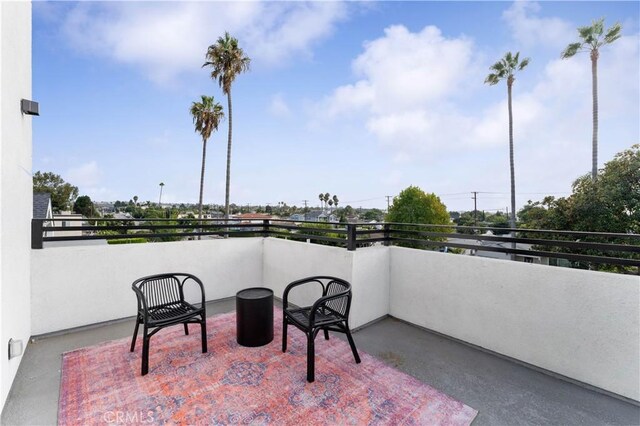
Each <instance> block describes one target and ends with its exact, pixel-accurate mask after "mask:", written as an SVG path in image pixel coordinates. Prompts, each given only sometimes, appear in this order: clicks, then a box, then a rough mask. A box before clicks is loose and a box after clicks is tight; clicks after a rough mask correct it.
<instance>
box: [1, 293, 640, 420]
mask: <svg viewBox="0 0 640 426" xmlns="http://www.w3.org/2000/svg"><path fill="white" fill-rule="evenodd" d="M276 303H277V302H276ZM277 304H278V303H277ZM234 307H235V304H234V301H233V299H231V298H227V299H224V300H219V301H215V302H210V303H209V304H208V306H207V309H208V314H209V315H216V314H219V313H223V312H231V311H233V310H234ZM133 324H134V323H133V320H131V319H127V320H124V321H118V322H114V323H110V324H106V325H100V326H98V327H89V328H83V329H80V330H76V331H73V332H70V333H65V334H59V335H54V336H49V337H43V338H38V339H36V340H35V342H33V343H32V344H30V346H29V349H28V351H27V352H26V354H25V355H24V360H23V362H22V364H21V366H20V369H19V371H18V375H17V377H16V381H15V383H14V385H13V389H12V391H11V393H10V394H9V399H8V401H7V404H6V406H5V409H4V411H3V413H2V419H1V423H2V424H11V425H33V424H55V423H56V420H57V409H58V392H59V388H60V361H61V354H62V353H64V352H66V351H70V350H73V349H76V348H80V347H84V346H89V345H94V344H97V343H100V342H103V341H107V340H112V339H120V338H125V339H129V338H130V336H131V332H132V329H133ZM276 326H279V325H276ZM339 337H340V336H339ZM354 339H355V340H356V343H357V345H358V348H359V349H360V350H362V351H365V352H367V353H369V354H371V355H373V356H375V357H377V358H378V359H380V360H382V361H384V362H385V363H387V364H389V365H392V366H394V367H395V368H397V369H399V370H401V371H403V372H405V373H407V374H409V375H411V376H414V377H416V378H417V379H419V380H421V381H423V382H425V383H427V384H429V385H431V386H433V387H435V388H436V389H438V390H440V391H442V392H444V393H446V394H448V395H449V396H451V397H453V398H455V399H457V400H459V401H463V402H464V403H465V404H467V405H470V406H471V407H473V408H475V409H477V410H478V412H479V413H478V416H477V417H476V419H475V421H474V423H473V424H474V425H484V424H492V425H505V424H523V425H524V424H532V425H533V424H535V425H539V424H563V425H573V424H588V425H591V424H593V425H595V424H620V425H629V424H637V423H638V422H639V421H640V408H639V407H638V406H636V405H633V404H631V403H628V402H624V401H621V400H620V399H617V398H614V397H611V396H608V395H604V394H602V393H600V392H598V391H596V390H593V389H586V388H585V387H583V386H579V385H576V384H573V383H569V382H567V381H566V380H563V379H560V378H557V377H553V375H550V374H548V373H545V372H541V371H537V370H535V369H532V368H530V367H528V366H524V365H522V364H521V363H518V362H514V360H510V359H506V358H504V357H501V356H497V355H496V354H494V353H490V352H487V351H483V350H481V349H479V348H477V347H473V346H470V345H468V344H464V343H461V342H459V341H456V340H453V339H451V338H447V337H445V336H442V335H440V334H437V333H434V332H431V331H428V330H425V329H423V328H420V327H416V326H414V325H411V324H408V323H406V322H404V321H401V320H398V319H396V318H392V317H386V318H384V319H382V320H380V321H377V322H375V323H373V324H370V325H367V326H365V327H362V328H361V329H359V330H358V331H356V332H355V333H354ZM279 344H280V342H276V341H274V342H272V343H270V345H272V346H275V348H276V350H279ZM319 344H321V342H320V343H319ZM354 368H358V367H357V366H354Z"/></svg>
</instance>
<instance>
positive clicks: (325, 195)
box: [322, 192, 331, 209]
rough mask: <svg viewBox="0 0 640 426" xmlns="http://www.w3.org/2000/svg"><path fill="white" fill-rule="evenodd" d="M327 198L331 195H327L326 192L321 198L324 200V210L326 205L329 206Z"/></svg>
mask: <svg viewBox="0 0 640 426" xmlns="http://www.w3.org/2000/svg"><path fill="white" fill-rule="evenodd" d="M329 198H331V194H329V193H328V192H325V193H324V195H323V196H322V199H323V200H324V206H325V209H326V208H327V204H329Z"/></svg>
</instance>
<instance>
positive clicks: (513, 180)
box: [507, 81, 516, 260]
mask: <svg viewBox="0 0 640 426" xmlns="http://www.w3.org/2000/svg"><path fill="white" fill-rule="evenodd" d="M512 85H513V81H507V94H508V101H509V169H510V171H511V215H510V217H509V226H510V227H511V228H515V227H516V173H515V166H514V161H513V109H512V106H511V86H512ZM511 236H512V237H515V233H514V232H513V231H512V232H511ZM511 248H512V249H514V250H515V248H516V243H515V242H513V243H511ZM511 260H515V254H513V253H512V254H511Z"/></svg>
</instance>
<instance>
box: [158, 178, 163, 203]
mask: <svg viewBox="0 0 640 426" xmlns="http://www.w3.org/2000/svg"><path fill="white" fill-rule="evenodd" d="M162 188H164V182H160V198H158V207H160V208H162Z"/></svg>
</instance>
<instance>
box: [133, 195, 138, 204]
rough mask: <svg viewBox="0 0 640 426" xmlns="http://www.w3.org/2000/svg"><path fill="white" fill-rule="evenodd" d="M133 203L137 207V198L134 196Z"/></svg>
mask: <svg viewBox="0 0 640 426" xmlns="http://www.w3.org/2000/svg"><path fill="white" fill-rule="evenodd" d="M133 203H134V204H135V205H136V206H137V205H138V196H137V195H134V196H133Z"/></svg>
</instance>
